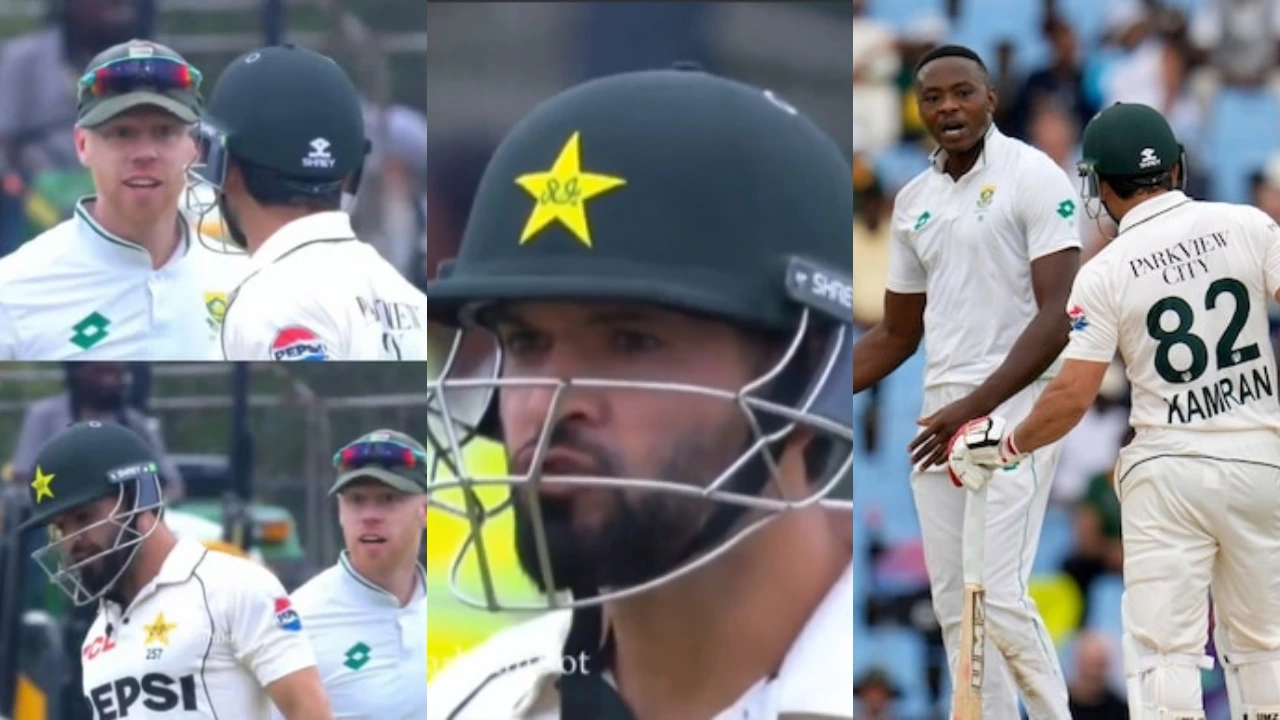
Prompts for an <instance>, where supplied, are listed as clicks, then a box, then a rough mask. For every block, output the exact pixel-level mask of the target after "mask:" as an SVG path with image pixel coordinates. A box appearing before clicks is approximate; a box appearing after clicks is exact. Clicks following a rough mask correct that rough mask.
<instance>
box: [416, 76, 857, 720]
mask: <svg viewBox="0 0 1280 720" xmlns="http://www.w3.org/2000/svg"><path fill="white" fill-rule="evenodd" d="M851 179H852V173H851V172H850V165H849V163H848V161H847V160H845V159H844V157H843V156H842V154H841V152H840V151H839V149H838V148H837V147H836V146H835V144H834V143H832V142H831V140H830V139H829V138H828V137H826V136H825V135H824V134H823V133H822V132H821V131H820V130H819V129H818V128H817V127H816V126H815V125H814V124H813V123H811V122H810V121H809V120H808V119H807V118H805V117H804V116H802V115H801V114H799V113H798V112H797V111H796V109H795V108H794V107H792V106H791V105H789V104H788V103H787V102H786V101H784V100H783V99H781V98H779V97H778V96H777V95H775V94H774V93H773V92H771V91H768V90H760V89H757V88H753V87H750V86H747V85H744V84H741V83H738V82H734V81H730V80H727V79H723V78H719V77H716V76H714V75H711V74H709V73H705V72H702V71H700V70H696V69H693V68H692V67H684V66H682V67H681V68H680V69H672V70H659V71H646V72H635V73H626V74H620V75H614V76H609V77H605V78H602V79H597V80H593V81H590V82H587V83H585V84H583V85H580V86H578V87H575V88H572V89H570V90H568V91H565V92H563V93H561V94H559V95H557V96H556V97H554V98H552V99H550V100H548V101H546V102H544V103H543V104H542V105H540V106H539V107H538V108H537V109H536V110H534V111H533V112H532V113H531V114H530V115H528V116H527V117H526V118H524V119H523V120H522V121H521V122H520V123H518V124H517V126H516V127H515V128H514V129H512V131H511V132H510V134H509V135H508V136H507V137H506V139H505V140H504V141H503V142H502V143H501V144H500V146H499V147H498V149H497V151H496V152H495V154H494V155H493V157H492V159H491V161H490V163H489V165H488V168H487V169H486V171H485V174H484V177H483V179H482V180H481V183H480V186H479V191H478V193H477V196H476V200H475V211H474V212H473V213H472V215H471V222H470V224H469V225H468V226H467V228H466V232H465V235H464V238H463V241H462V245H461V250H460V252H459V255H458V258H457V261H456V263H455V264H453V265H452V266H451V269H450V270H449V271H448V272H447V273H446V274H444V275H443V276H442V278H441V279H439V280H437V281H435V282H433V283H431V284H429V285H428V290H427V291H428V294H429V295H430V297H431V312H432V313H434V314H435V317H436V318H437V319H438V320H439V321H440V322H441V323H443V324H445V325H448V326H451V327H461V328H462V330H461V332H460V333H459V334H458V336H457V338H456V341H455V342H456V343H458V344H461V343H462V342H463V339H464V336H465V335H467V334H470V333H491V334H492V337H494V338H495V339H496V341H497V344H498V346H499V349H500V353H501V355H500V361H499V356H498V355H495V357H494V360H493V362H491V363H479V364H472V365H471V367H475V368H477V371H476V372H471V373H468V372H467V371H466V369H465V368H463V369H462V370H461V371H460V370H459V367H458V365H457V363H456V362H452V361H453V360H456V355H454V354H453V353H451V354H450V360H451V362H448V363H446V364H445V366H444V367H443V368H442V373H441V377H440V379H433V380H430V381H429V382H428V404H429V407H428V410H429V411H430V412H431V413H432V414H433V416H434V417H435V421H434V422H433V423H429V426H428V427H429V433H430V434H429V437H430V438H431V446H432V450H433V453H439V455H438V456H437V458H436V459H437V460H438V462H433V464H432V466H431V467H432V475H431V485H430V490H429V493H430V497H431V499H432V503H433V504H439V505H441V506H442V509H445V510H446V511H449V512H452V513H453V514H455V515H457V516H459V517H464V518H469V520H470V522H471V523H472V528H473V529H474V531H473V532H474V534H473V535H472V536H471V537H469V538H467V543H466V544H464V545H463V547H462V548H461V549H460V550H459V553H460V559H461V560H464V561H465V560H468V558H471V559H472V560H474V559H478V558H479V557H480V556H482V557H483V558H485V560H486V562H485V563H484V564H483V565H481V566H480V567H478V568H475V570H476V575H477V576H478V577H479V578H480V579H481V582H482V583H483V584H485V585H486V590H489V591H490V592H488V593H487V595H488V597H487V598H486V599H478V598H475V597H474V596H472V595H470V594H469V593H468V592H467V588H466V587H464V586H463V585H462V584H461V583H457V584H455V590H456V592H457V595H458V597H459V599H461V600H463V601H464V602H467V603H469V604H472V605H475V606H479V607H483V608H487V609H489V610H500V609H525V610H537V611H544V614H543V616H542V617H539V618H537V619H534V620H531V621H529V622H526V623H522V624H519V625H515V626H513V627H511V628H508V629H505V630H503V631H501V632H499V633H498V634H497V635H495V636H493V637H492V638H491V639H490V640H488V641H487V642H485V643H484V644H482V645H481V646H479V647H478V648H475V649H473V650H472V651H471V652H469V653H467V654H465V655H462V656H461V657H460V658H458V659H456V660H454V661H453V662H451V663H450V664H448V665H446V666H445V667H444V668H443V669H442V670H441V671H440V672H439V674H437V675H435V676H433V682H432V683H431V684H430V686H429V687H428V689H427V695H428V697H429V702H428V705H427V710H428V717H429V718H432V719H439V720H444V719H445V718H451V719H454V720H464V719H465V720H492V719H493V718H499V717H500V718H504V719H506V718H535V719H537V720H551V719H553V718H560V719H563V720H602V719H603V718H720V719H722V720H723V719H727V718H742V717H751V718H759V719H760V720H773V719H775V718H801V717H804V718H809V717H822V718H852V717H853V666H852V662H853V636H852V632H853V626H852V621H853V618H852V615H851V613H850V608H851V607H852V603H853V575H852V535H851V531H852V516H851V509H850V508H849V506H848V505H836V504H832V505H827V504H824V503H823V502H822V501H823V500H824V498H826V497H827V496H828V495H829V494H830V493H831V492H832V490H833V488H835V487H836V486H837V485H838V484H840V483H842V482H843V483H849V482H850V481H851V472H850V468H851V462H852V438H853V433H852V417H851V414H852V406H851V404H850V402H849V393H850V388H849V382H850V381H849V378H850V377H851V367H850V363H851V354H850V353H851V351H852V315H851V302H852V301H851V297H852V289H851V287H850V280H849V268H850V266H851V261H852V258H851V255H852V253H851V246H850V245H849V228H850V227H851V226H852V216H853V207H852V202H853V188H852V182H851ZM456 347H457V345H455V348H456ZM485 367H487V368H490V370H491V371H490V372H484V371H483V370H482V369H480V368H485ZM490 393H492V395H493V401H492V402H491V403H486V404H485V405H482V406H481V407H483V411H484V416H483V418H482V419H477V418H476V417H474V416H473V417H470V418H467V417H465V415H466V414H467V413H466V412H465V410H463V409H462V407H464V406H465V404H464V405H463V406H460V405H459V404H458V401H459V400H461V399H463V398H465V397H466V396H468V395H470V396H475V395H488V394H490ZM477 422H478V427H475V424H476V423H477ZM473 430H475V431H479V432H481V433H484V434H485V435H486V436H487V437H493V438H496V439H498V440H499V441H500V442H501V443H503V445H504V446H505V448H506V452H507V456H508V469H507V471H506V472H504V473H502V474H500V475H499V476H498V477H484V476H483V475H484V471H483V470H482V469H480V468H477V467H475V466H474V465H472V464H471V462H470V460H471V459H472V458H471V457H468V455H467V454H465V452H464V450H465V448H466V447H469V443H467V442H466V441H467V440H468V439H469V437H470V433H471V431H473ZM445 469H448V470H449V471H450V472H448V473H446V472H444V470H445ZM437 471H438V472H437ZM491 483H499V484H501V485H505V486H507V487H509V488H511V496H510V501H511V502H510V504H505V503H504V504H503V505H502V506H500V507H494V508H486V507H484V506H483V505H482V504H481V503H479V502H466V503H465V504H457V503H452V502H450V501H449V500H448V497H449V494H450V493H451V492H454V494H455V495H456V494H457V493H461V494H463V495H464V497H467V498H469V499H471V500H478V493H477V490H478V489H479V488H480V487H481V486H482V485H486V484H491ZM507 508H510V509H511V510H512V511H513V512H514V519H515V528H516V530H515V550H516V554H517V557H518V559H519V563H520V566H521V568H522V569H523V571H524V573H525V574H526V575H527V576H528V577H529V578H530V579H532V580H533V583H534V585H536V586H537V587H538V590H539V591H540V592H541V593H544V594H543V595H542V596H541V597H539V596H536V595H535V596H534V597H533V598H531V599H530V601H529V602H520V601H518V600H517V599H516V598H514V597H512V596H511V595H509V594H507V593H505V592H503V589H502V588H500V587H497V585H496V583H495V582H494V580H495V578H494V574H493V573H492V572H491V571H490V564H489V562H488V561H489V560H491V559H492V556H490V555H489V554H488V552H487V551H485V550H484V549H483V548H479V549H477V550H476V552H475V556H476V557H472V553H468V552H467V548H468V547H470V545H471V544H473V543H474V542H475V541H476V540H477V539H478V538H480V533H481V532H482V531H483V529H484V527H485V526H487V525H488V523H489V522H490V521H491V520H493V519H494V518H495V516H496V517H501V515H500V511H501V510H504V509H507ZM475 565H476V564H475V563H474V562H466V563H465V567H466V569H467V570H468V571H471V570H472V569H473V567H475ZM545 611H550V612H545Z"/></svg>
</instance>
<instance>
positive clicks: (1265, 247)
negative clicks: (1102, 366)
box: [1063, 191, 1280, 461]
mask: <svg viewBox="0 0 1280 720" xmlns="http://www.w3.org/2000/svg"><path fill="white" fill-rule="evenodd" d="M1277 289H1280V228H1277V226H1276V223H1275V221H1273V220H1272V219H1271V218H1270V217H1268V216H1267V215H1266V214H1265V213H1263V212H1262V211H1261V210H1258V209H1257V208H1254V207H1250V206H1247V205H1231V204H1228V203H1209V202H1197V201H1195V200H1192V199H1190V198H1188V197H1187V196H1186V195H1184V194H1183V193H1181V192H1176V191H1175V192H1168V193H1164V194H1163V195H1160V196H1158V197H1156V198H1153V199H1151V200H1147V201H1146V202H1143V203H1142V204H1141V205H1138V206H1137V207H1136V208H1134V209H1133V210H1131V211H1130V212H1129V213H1128V214H1127V215H1125V216H1124V220H1123V222H1121V223H1120V233H1119V235H1118V236H1117V237H1116V239H1115V240H1112V241H1111V242H1110V243H1108V244H1107V247H1106V248H1105V249H1103V250H1102V251H1101V252H1099V253H1098V254H1097V255H1096V256H1094V258H1093V259H1092V260H1090V261H1089V262H1087V263H1085V264H1084V265H1083V266H1081V268H1080V274H1079V275H1077V276H1076V280H1075V284H1074V286H1073V287H1072V291H1071V299H1070V301H1069V302H1068V305H1067V314H1068V316H1069V317H1070V318H1071V321H1072V331H1071V340H1070V342H1069V343H1068V345H1067V349H1066V351H1065V352H1064V353H1063V357H1064V358H1073V359H1078V360H1089V361H1096V362H1111V360H1112V359H1113V358H1114V357H1115V356H1116V353H1117V351H1118V352H1119V354H1120V356H1121V358H1122V359H1123V361H1124V365H1125V372H1126V374H1127V375H1128V377H1129V383H1130V385H1131V387H1132V391H1131V392H1132V404H1133V410H1132V413H1131V419H1130V424H1131V425H1132V426H1133V427H1134V429H1135V431H1137V433H1138V435H1139V438H1138V439H1137V440H1136V441H1135V444H1137V445H1141V444H1143V442H1147V440H1146V439H1145V438H1144V437H1143V436H1144V434H1146V433H1147V432H1148V431H1159V432H1160V434H1163V435H1166V436H1170V435H1177V434H1179V433H1182V432H1193V433H1196V434H1197V437H1196V439H1195V441H1194V442H1196V443H1198V444H1199V445H1200V449H1201V450H1206V448H1205V446H1204V444H1203V443H1205V442H1213V441H1212V440H1211V439H1210V438H1209V437H1208V436H1207V435H1206V433H1219V434H1222V433H1233V432H1237V433H1238V432H1247V431H1253V430H1263V431H1272V433H1271V435H1272V436H1274V431H1278V430H1280V403H1278V402H1277V396H1276V391H1277V388H1276V363H1275V356H1274V353H1273V351H1272V349H1271V338H1270V333H1269V328H1268V324H1267V304H1268V303H1269V302H1270V301H1271V299H1272V298H1274V297H1275V294H1276V291H1277ZM1266 446H1272V447H1271V448H1270V449H1268V450H1266V454H1267V455H1268V458H1267V460H1269V461H1274V460H1277V459H1280V457H1277V456H1280V446H1277V443H1276V442H1274V441H1273V442H1269V443H1268V442H1265V441H1264V442H1263V443H1262V444H1260V445H1259V446H1258V448H1257V451H1258V453H1260V454H1262V453H1263V452H1264V448H1265V447H1266ZM1259 460H1264V459H1263V458H1259ZM1264 461H1265V460H1264Z"/></svg>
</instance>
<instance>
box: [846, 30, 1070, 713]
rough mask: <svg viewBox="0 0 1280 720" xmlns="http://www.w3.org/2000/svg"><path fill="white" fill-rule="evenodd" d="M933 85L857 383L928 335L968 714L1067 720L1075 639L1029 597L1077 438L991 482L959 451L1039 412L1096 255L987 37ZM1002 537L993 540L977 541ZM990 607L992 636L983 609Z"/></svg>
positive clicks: (955, 649) (941, 569)
mask: <svg viewBox="0 0 1280 720" xmlns="http://www.w3.org/2000/svg"><path fill="white" fill-rule="evenodd" d="M916 81H917V82H916V86H917V91H916V92H917V95H916V101H917V104H918V106H919V109H920V117H922V118H923V119H924V122H925V125H926V127H927V128H928V129H929V133H930V135H931V136H932V137H933V139H934V141H935V142H936V143H937V144H938V146H939V147H938V150H937V151H936V152H934V154H933V156H932V157H931V158H930V166H929V168H928V169H926V170H925V171H924V172H922V173H921V174H920V175H918V176H917V177H916V178H915V179H913V180H912V181H911V182H910V183H908V184H907V185H906V186H905V187H904V188H903V189H902V191H901V192H899V193H898V196H897V197H896V198H895V199H894V208H893V220H892V244H891V249H890V256H889V257H890V260H889V273H888V278H887V282H886V288H887V291H886V292H885V299H884V309H885V312H884V319H883V320H882V321H881V322H880V323H879V324H878V325H877V326H876V327H874V328H872V329H871V330H869V331H867V333H866V334H865V335H863V336H862V338H860V339H859V340H858V342H857V344H856V345H855V346H854V350H853V368H854V369H853V390H854V392H855V393H856V392H860V391H862V390H864V389H866V388H868V387H870V386H872V385H874V384H876V383H877V382H879V381H880V380H881V379H882V378H884V377H886V376H887V375H889V374H890V373H891V372H893V371H894V370H895V369H896V368H897V367H898V366H900V365H902V363H904V362H906V360H907V359H908V358H910V357H911V356H912V355H914V354H915V352H916V349H917V348H918V347H919V345H920V341H921V340H924V341H925V346H926V351H927V364H926V370H925V378H924V408H923V412H922V413H921V415H922V418H921V420H920V421H919V423H920V425H921V427H920V431H919V434H917V435H916V437H915V439H914V440H913V441H912V443H911V445H910V451H911V452H912V453H913V455H912V458H911V459H912V464H913V465H915V466H916V469H915V472H913V473H912V474H911V492H912V495H913V496H914V499H915V504H916V510H917V513H918V515H919V518H920V528H921V534H922V536H923V539H924V559H925V565H926V566H927V568H928V571H929V588H930V591H931V593H932V595H933V609H934V614H935V615H936V616H937V619H938V624H939V625H940V626H941V627H942V639H943V642H944V644H945V645H946V648H947V656H948V659H949V661H950V667H951V668H952V676H953V678H954V681H953V683H952V684H953V686H954V687H956V688H957V693H956V695H957V700H958V702H957V703H956V705H957V710H958V711H959V712H958V713H957V714H956V717H957V718H958V719H959V720H978V718H982V719H983V720H1017V719H1018V718H1019V717H1020V715H1019V712H1018V693H1017V690H1018V689H1021V690H1022V697H1023V700H1024V701H1025V703H1026V705H1027V710H1028V713H1029V714H1030V716H1031V717H1033V718H1036V720H1066V719H1067V718H1069V717H1071V716H1070V713H1069V712H1068V706H1067V688H1066V683H1065V682H1064V680H1063V678H1062V671H1061V669H1060V668H1059V666H1058V656H1057V652H1056V651H1055V649H1054V647H1053V641H1052V640H1051V639H1050V637H1049V633H1048V631H1047V630H1046V629H1045V625H1044V622H1043V620H1041V618H1040V613H1039V611H1038V610H1037V608H1036V604H1035V601H1034V600H1032V599H1031V597H1030V596H1029V595H1028V593H1027V582H1028V579H1029V575H1030V573H1031V566H1032V562H1033V561H1034V559H1035V554H1036V545H1037V541H1038V540H1039V537H1040V527H1041V524H1042V523H1043V522H1044V514H1045V509H1046V506H1047V505H1048V502H1049V481H1050V479H1051V478H1052V476H1053V472H1054V469H1055V468H1056V466H1057V463H1058V454H1059V450H1060V445H1059V444H1057V443H1054V444H1052V445H1050V446H1047V447H1045V448H1042V449H1041V450H1040V451H1039V452H1037V453H1036V455H1035V457H1034V458H1033V459H1032V460H1031V461H1030V462H1028V463H1026V464H1025V465H1023V466H1022V467H1021V468H1019V469H1016V470H1014V471H1010V472H1002V473H1001V474H1002V475H1003V476H1004V477H1001V478H999V479H998V481H993V482H992V483H991V487H990V491H989V492H988V491H987V490H985V489H984V490H983V491H982V492H978V493H965V492H957V491H956V489H955V488H954V487H953V486H952V484H951V483H950V482H949V481H948V478H947V472H946V458H947V441H948V440H949V439H950V438H951V436H952V435H953V434H954V433H955V432H956V431H957V430H958V429H960V427H961V426H963V425H964V424H965V423H966V422H968V421H969V420H972V419H973V418H975V417H979V416H982V415H986V414H989V413H993V412H996V411H997V408H999V412H1002V413H1007V414H1010V415H1015V416H1018V417H1022V416H1023V415H1025V414H1026V413H1027V412H1028V411H1029V410H1030V409H1031V405H1032V403H1033V402H1034V401H1035V398H1036V397H1037V396H1038V395H1039V394H1040V393H1041V392H1043V391H1044V388H1045V386H1046V385H1047V382H1048V378H1050V377H1052V376H1053V373H1054V372H1055V371H1056V370H1057V362H1056V358H1057V356H1058V354H1059V353H1060V352H1061V351H1062V348H1063V347H1064V346H1065V345H1066V343H1067V320H1066V316H1065V314H1064V313H1063V311H1062V308H1063V307H1064V306H1065V303H1066V300H1067V295H1068V294H1069V293H1070V291H1071V279H1072V278H1073V277H1074V276H1075V273H1076V269H1077V267H1078V266H1079V256H1080V239H1079V236H1078V232H1077V229H1076V228H1077V218H1076V216H1075V210H1076V201H1075V199H1074V198H1076V193H1075V189H1074V188H1073V187H1072V186H1071V179H1070V178H1069V177H1068V176H1067V174H1066V173H1065V172H1063V171H1062V170H1060V169H1059V168H1058V166H1057V165H1056V164H1055V163H1054V162H1053V161H1052V160H1050V159H1049V157H1048V156H1047V155H1045V154H1044V153H1042V152H1040V151H1039V150H1036V149H1035V148H1033V147H1031V146H1029V145H1027V144H1025V143H1023V142H1020V141H1018V140H1016V139H1014V138H1011V137H1007V136H1005V135H1004V134H1002V133H1001V132H1000V130H999V129H998V128H997V127H996V126H995V123H994V122H993V121H992V116H993V114H994V112H995V107H996V92H995V89H994V88H993V86H992V83H991V78H990V76H989V75H988V74H987V69H986V67H985V65H984V64H983V62H982V60H981V59H980V58H979V57H978V55H977V54H975V53H974V52H973V51H972V50H970V49H968V48H964V47H960V46H956V45H944V46H941V47H939V48H936V49H934V50H931V51H930V52H929V53H927V54H926V55H925V56H924V58H922V59H921V61H920V63H919V65H917V67H916ZM855 262H856V260H855ZM926 299H927V303H926ZM988 496H989V497H988ZM984 545H985V547H986V548H989V549H991V550H992V552H987V553H985V555H984V554H983V553H982V552H974V551H975V550H980V548H981V547H982V546H984ZM974 565H977V567H974ZM966 566H968V567H966ZM975 580H976V582H975ZM966 586H968V587H966ZM977 587H985V603H984V602H982V596H981V594H980V593H974V592H973V590H974V588H977ZM966 600H968V601H969V602H967V603H966ZM975 600H976V601H977V602H974V601H975ZM984 610H985V612H983V611H984ZM984 615H985V632H979V631H978V630H979V628H978V627H977V624H976V623H970V622H967V621H970V620H980V619H982V617H983V616H984ZM962 627H963V628H964V631H962ZM970 627H972V628H973V632H972V633H971V634H970V637H968V638H965V637H963V636H964V635H965V634H966V633H967V631H968V630H969V628H970ZM984 638H985V639H984ZM966 665H971V666H972V667H973V668H974V669H977V668H981V669H982V672H981V673H980V674H981V675H982V677H981V678H975V677H973V674H972V673H970V672H967V671H966V670H967V668H966ZM1011 671H1012V672H1011ZM1015 683H1016V685H1015Z"/></svg>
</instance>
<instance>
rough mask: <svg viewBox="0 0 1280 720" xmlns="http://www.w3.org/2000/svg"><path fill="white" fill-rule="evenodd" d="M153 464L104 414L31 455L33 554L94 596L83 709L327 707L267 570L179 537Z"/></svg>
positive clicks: (209, 714) (258, 717)
mask: <svg viewBox="0 0 1280 720" xmlns="http://www.w3.org/2000/svg"><path fill="white" fill-rule="evenodd" d="M156 471H157V463H156V458H155V455H154V453H153V452H152V451H151V449H150V447H149V446H148V445H147V443H146V442H145V441H144V440H143V439H142V438H141V437H139V436H138V435H137V434H135V433H134V432H133V431H131V430H129V429H127V428H125V427H123V426H121V425H117V424H115V423H99V422H97V421H90V422H82V423H76V424H74V425H71V426H70V427H68V428H67V429H66V430H64V431H63V432H62V433H60V434H59V435H57V436H56V437H54V438H53V439H52V440H50V441H49V442H48V444H46V445H45V446H44V447H43V448H42V449H41V450H40V453H39V455H38V456H37V458H36V474H35V479H34V480H33V481H32V482H31V484H30V499H31V504H32V507H33V514H32V515H31V518H30V519H29V520H28V521H27V523H26V526H27V527H33V526H45V527H47V528H48V530H49V539H50V542H49V544H48V545H46V546H44V547H42V548H41V549H39V550H37V551H36V552H34V553H32V558H33V559H35V561H36V562H37V563H39V564H40V566H41V567H42V568H43V569H44V571H45V572H46V573H47V574H48V575H49V578H50V580H51V581H52V582H53V583H54V584H56V585H57V586H58V587H59V588H60V589H61V590H63V592H65V593H66V594H67V596H68V597H69V598H70V599H71V601H72V602H73V603H74V604H75V605H77V606H84V605H89V604H91V603H96V604H97V606H98V613H97V617H96V618H95V619H94V622H93V625H92V626H91V627H90V629H89V633H88V635H87V636H86V637H85V639H84V643H83V648H82V651H81V662H82V666H83V677H84V694H85V697H86V698H87V699H88V701H89V704H90V705H91V706H92V708H93V713H94V717H95V718H96V720H115V719H116V718H135V719H137V720H146V719H148V718H154V719H155V720H162V719H163V720H172V719H173V718H209V719H212V718H237V719H240V718H242V719H243V720H266V718H268V717H270V709H271V705H272V704H274V705H275V706H276V707H278V708H279V709H280V711H281V713H282V715H283V716H284V717H285V718H288V719H289V720H324V718H332V715H331V714H330V712H329V703H328V701H327V699H326V698H325V694H324V689H323V688H322V687H321V685H320V675H319V673H317V672H316V668H315V665H316V659H315V654H314V652H313V651H312V649H311V646H310V644H309V643H308V642H307V639H306V637H305V636H304V635H303V634H302V620H301V619H300V617H299V615H298V613H297V611H295V610H294V609H293V607H292V605H291V604H290V602H289V598H288V597H287V596H286V595H285V592H284V588H283V587H281V585H280V581H279V580H277V579H276V578H275V576H274V575H272V574H271V573H270V571H268V570H266V569H265V568H263V567H261V566H259V565H257V564H255V563H253V562H251V561H249V560H246V559H243V558H238V557H234V556H232V555H228V554H225V553H220V552H211V551H210V550H209V549H208V548H206V547H204V546H203V545H201V544H200V543H198V542H195V541H193V540H179V539H177V538H176V537H175V536H174V534H173V532H172V531H171V530H170V529H169V528H168V527H167V526H166V525H165V523H164V519H163V515H164V507H163V502H164V500H163V498H162V496H161V491H160V480H159V478H158V477H157V474H156Z"/></svg>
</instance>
